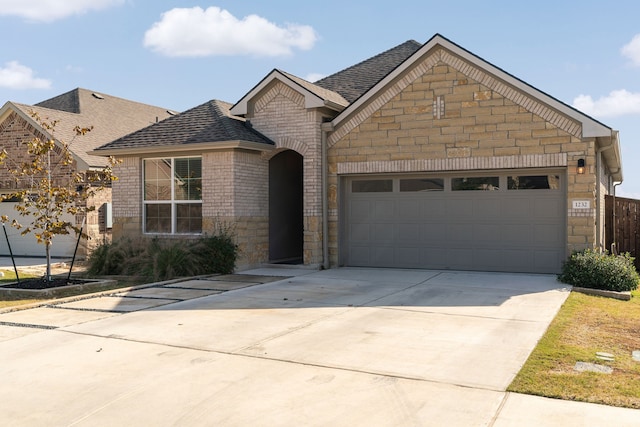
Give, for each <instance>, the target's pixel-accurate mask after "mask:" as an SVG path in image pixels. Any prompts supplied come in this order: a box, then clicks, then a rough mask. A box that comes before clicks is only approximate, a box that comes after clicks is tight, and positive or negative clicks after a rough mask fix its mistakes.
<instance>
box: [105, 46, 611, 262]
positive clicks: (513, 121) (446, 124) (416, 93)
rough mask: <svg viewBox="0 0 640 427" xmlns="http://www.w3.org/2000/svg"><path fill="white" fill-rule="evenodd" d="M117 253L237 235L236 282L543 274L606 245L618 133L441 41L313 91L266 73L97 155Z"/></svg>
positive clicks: (398, 50) (404, 49) (400, 49)
mask: <svg viewBox="0 0 640 427" xmlns="http://www.w3.org/2000/svg"><path fill="white" fill-rule="evenodd" d="M94 154H102V155H115V156H117V157H119V158H121V159H122V160H123V163H122V164H121V166H120V168H119V171H116V174H117V175H118V176H119V177H120V180H119V181H117V182H116V183H114V187H113V206H114V211H113V214H114V225H113V227H114V228H113V232H114V238H117V237H118V236H124V235H127V236H156V237H157V236H160V237H167V238H169V237H171V238H176V237H178V238H193V237H196V236H199V235H202V234H206V233H209V232H211V231H212V230H213V229H214V227H215V224H216V223H217V222H223V223H233V224H235V227H236V238H237V242H238V244H239V246H240V250H241V257H240V259H239V263H238V264H239V267H240V268H244V267H250V266H256V265H260V264H263V263H302V264H305V265H307V266H314V267H324V268H329V267H334V266H344V265H346V266H365V267H371V266H374V267H400V268H432V269H460V270H487V271H513V272H532V273H556V272H558V271H559V270H560V268H561V265H562V262H563V261H564V260H565V259H566V257H567V256H568V254H570V252H571V251H573V250H577V249H582V248H587V247H601V246H603V225H604V221H603V219H604V217H603V212H604V202H603V200H604V196H605V195H606V194H609V193H610V192H612V190H613V185H614V183H616V182H621V181H622V170H621V157H620V143H619V138H618V132H617V131H615V130H613V129H611V128H610V127H608V126H606V125H605V124H603V123H601V122H599V121H597V120H595V119H593V118H591V117H589V116H587V115H585V114H583V113H582V112H580V111H578V110H576V109H574V108H572V107H570V106H569V105H566V104H564V103H563V102H561V101H559V100H557V99H555V98H553V97H552V96H550V95H548V94H546V93H544V92H542V91H541V90H539V89H537V88H535V87H532V86H531V85H528V84H527V83H525V82H524V81H522V80H519V79H518V78H517V77H515V76H513V75H511V74H509V73H507V72H505V71H504V70H502V69H501V68H498V67H496V66H494V65H492V64H491V63H489V62H487V61H485V60H484V59H482V58H480V57H479V56H477V55H475V54H473V53H471V52H469V51H467V50H466V49H464V48H463V47H461V46H459V45H457V44H455V43H453V42H452V41H450V40H448V39H446V38H445V37H443V36H441V35H439V34H436V35H435V36H434V37H432V38H431V39H430V40H429V41H427V42H426V43H425V44H419V43H417V42H415V41H408V42H405V43H403V44H401V45H399V46H396V47H394V48H392V49H390V50H387V51H385V52H383V53H381V54H379V55H377V56H374V57H372V58H370V59H367V60H365V61H362V62H360V63H358V64H356V65H354V66H352V67H349V68H347V69H345V70H342V71H339V72H337V73H335V74H333V75H330V76H328V77H325V78H323V79H322V80H319V81H317V82H315V83H310V82H307V81H305V80H303V79H301V78H299V77H296V76H293V75H291V74H288V73H286V72H284V71H281V70H273V71H272V72H271V73H269V74H268V75H267V76H266V77H264V78H263V79H262V80H261V81H260V82H259V83H258V84H257V85H255V86H254V87H253V88H252V89H251V90H249V92H248V93H247V94H246V95H244V96H243V97H242V98H241V99H240V100H239V101H238V102H236V103H235V104H234V105H232V106H228V104H225V103H223V102H219V101H211V102H210V103H207V104H204V105H202V106H199V107H196V108H194V109H192V110H190V111H187V112H184V113H182V114H180V115H178V116H175V117H171V118H169V119H167V120H166V121H164V122H162V123H159V124H156V125H152V126H150V127H148V128H146V129H143V130H140V131H138V132H136V133H133V134H131V135H128V136H125V137H123V138H120V139H118V140H115V141H113V142H110V143H108V144H106V145H104V146H102V147H100V148H99V149H97V150H95V151H94Z"/></svg>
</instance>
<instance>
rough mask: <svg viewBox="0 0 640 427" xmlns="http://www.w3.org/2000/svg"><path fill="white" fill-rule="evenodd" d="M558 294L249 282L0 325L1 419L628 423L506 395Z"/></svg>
mask: <svg viewBox="0 0 640 427" xmlns="http://www.w3.org/2000/svg"><path fill="white" fill-rule="evenodd" d="M283 276H287V277H286V278H284V277H283ZM567 295H568V290H567V289H565V288H564V287H563V285H562V284H560V283H558V282H557V281H556V280H555V277H554V276H545V275H526V274H497V273H470V272H438V271H427V270H392V269H355V268H343V269H334V270H327V271H308V270H297V269H259V270H252V271H249V272H244V274H239V275H232V276H217V277H211V278H206V279H200V280H186V281H182V282H177V283H172V284H164V285H161V286H151V287H147V288H144V289H139V290H135V291H131V292H126V293H120V294H118V293H116V294H113V295H109V296H103V297H100V298H90V299H80V300H75V301H63V302H62V301H61V302H57V303H54V304H51V305H48V306H45V307H39V308H34V309H29V310H23V311H14V312H4V313H0V378H1V379H2V380H1V381H0V405H1V406H2V422H3V425H16V426H18V425H19V426H40V425H42V426H45V425H46V426H51V425H56V426H57V425H65V426H66V425H73V426H76V425H86V426H110V425H132V426H138V425H140V426H142V425H145V426H146V425H153V426H176V425H189V426H191V425H202V426H212V425H216V426H217V425H221V426H256V425H260V426H291V425H296V426H297V425H299V426H307V425H309V426H327V425H332V426H405V425H406V426H442V425H446V426H590V425H616V426H637V425H638V424H639V423H640V411H636V410H629V409H621V408H614V407H608V406H601V405H591V404H584V403H577V402H566V401H559V400H553V399H545V398H539V397H533V396H524V395H517V394H512V393H506V392H505V391H504V390H505V389H506V387H507V386H508V384H509V383H510V382H511V380H512V379H513V377H514V376H515V374H516V373H517V372H518V370H519V369H520V367H521V366H522V364H523V363H524V362H525V360H526V358H527V357H528V355H529V353H530V352H531V350H532V349H533V348H534V346H535V344H536V343H537V341H538V340H539V338H540V337H541V336H542V335H543V334H544V332H545V330H546V328H547V326H548V324H549V322H550V321H551V320H552V319H553V317H554V315H555V314H556V313H557V311H558V309H559V308H560V306H561V305H562V303H563V302H564V301H565V299H566V297H567Z"/></svg>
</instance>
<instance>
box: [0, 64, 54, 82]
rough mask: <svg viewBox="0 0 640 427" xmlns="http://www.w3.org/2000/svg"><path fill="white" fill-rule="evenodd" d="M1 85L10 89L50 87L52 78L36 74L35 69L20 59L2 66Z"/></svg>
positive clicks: (0, 70) (0, 72) (0, 71)
mask: <svg viewBox="0 0 640 427" xmlns="http://www.w3.org/2000/svg"><path fill="white" fill-rule="evenodd" d="M0 87H6V88H9V89H48V88H50V87H51V80H47V79H40V78H36V77H35V76H34V73H33V70H32V69H31V68H29V67H26V66H24V65H22V64H20V63H19V62H18V61H10V62H7V63H6V64H5V65H4V67H2V68H0Z"/></svg>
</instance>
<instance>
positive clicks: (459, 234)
mask: <svg viewBox="0 0 640 427" xmlns="http://www.w3.org/2000/svg"><path fill="white" fill-rule="evenodd" d="M473 227H474V226H473V224H467V223H458V224H449V225H447V237H448V238H449V239H450V240H451V241H452V242H456V244H459V243H460V242H466V243H471V242H473Z"/></svg>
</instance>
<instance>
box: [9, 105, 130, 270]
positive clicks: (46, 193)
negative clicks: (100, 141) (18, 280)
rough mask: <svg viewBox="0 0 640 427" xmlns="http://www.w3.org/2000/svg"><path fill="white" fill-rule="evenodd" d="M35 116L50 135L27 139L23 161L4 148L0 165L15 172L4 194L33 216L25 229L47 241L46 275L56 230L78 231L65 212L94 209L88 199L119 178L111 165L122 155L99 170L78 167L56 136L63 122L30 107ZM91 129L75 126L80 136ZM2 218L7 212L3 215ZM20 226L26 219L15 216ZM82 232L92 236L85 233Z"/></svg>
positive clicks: (28, 214) (38, 240)
mask: <svg viewBox="0 0 640 427" xmlns="http://www.w3.org/2000/svg"><path fill="white" fill-rule="evenodd" d="M31 117H32V118H33V119H34V120H35V121H36V122H37V123H38V124H39V126H40V128H41V129H43V130H45V131H46V132H47V133H48V134H49V135H50V136H51V137H50V138H42V137H38V136H35V137H34V138H32V139H31V140H29V141H27V142H26V143H24V144H25V145H26V151H27V153H28V154H29V156H28V158H29V160H26V161H19V158H20V156H17V158H16V159H12V158H11V155H10V154H9V153H8V152H7V151H6V150H2V151H0V165H2V166H3V167H4V168H5V169H6V171H7V172H8V173H9V175H10V176H11V177H12V178H13V181H14V184H15V188H16V190H15V191H13V192H12V193H10V194H4V195H2V196H1V199H2V200H17V201H18V203H17V204H16V205H15V209H16V211H17V212H18V213H19V214H20V215H21V216H29V217H33V221H32V223H31V224H30V225H29V226H28V227H27V228H26V229H24V230H23V231H22V232H21V234H22V235H26V234H29V233H32V232H33V234H34V236H35V238H36V240H37V242H38V243H41V244H44V245H45V252H46V256H47V277H50V271H51V267H50V266H51V259H50V246H51V244H52V242H53V239H54V238H55V236H57V235H63V234H70V233H72V232H75V233H80V230H81V227H77V226H76V225H75V224H72V223H71V222H69V221H65V220H64V219H63V217H64V216H65V215H67V214H72V215H86V213H87V212H90V211H92V210H94V209H95V206H93V205H90V204H89V203H87V202H88V201H89V200H90V199H91V198H92V197H94V196H95V195H96V194H97V193H98V192H100V191H103V190H104V189H105V188H106V187H107V185H110V184H111V182H112V181H115V180H116V179H117V178H116V177H115V176H114V175H113V167H114V166H115V165H116V164H117V163H118V161H117V160H116V159H115V158H113V157H109V159H108V164H107V166H106V167H104V168H103V169H101V170H92V171H90V172H82V171H77V170H74V166H75V159H74V156H73V153H72V152H71V150H70V148H69V144H68V143H66V142H64V141H60V140H57V139H55V129H56V126H58V124H59V122H58V121H57V120H53V121H49V120H48V119H42V118H40V116H39V115H38V114H37V113H35V112H31ZM92 129H93V126H88V127H80V126H75V127H74V128H73V130H74V132H75V135H76V136H78V137H82V136H84V135H86V134H87V133H88V132H90V131H91V130H92ZM1 219H2V222H7V221H8V217H6V216H3V217H2V218H1ZM11 225H12V226H13V227H15V228H16V229H21V228H22V225H21V224H20V223H18V222H17V221H16V220H13V222H12V224H11ZM82 237H84V238H88V236H87V235H86V234H84V233H82Z"/></svg>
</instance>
